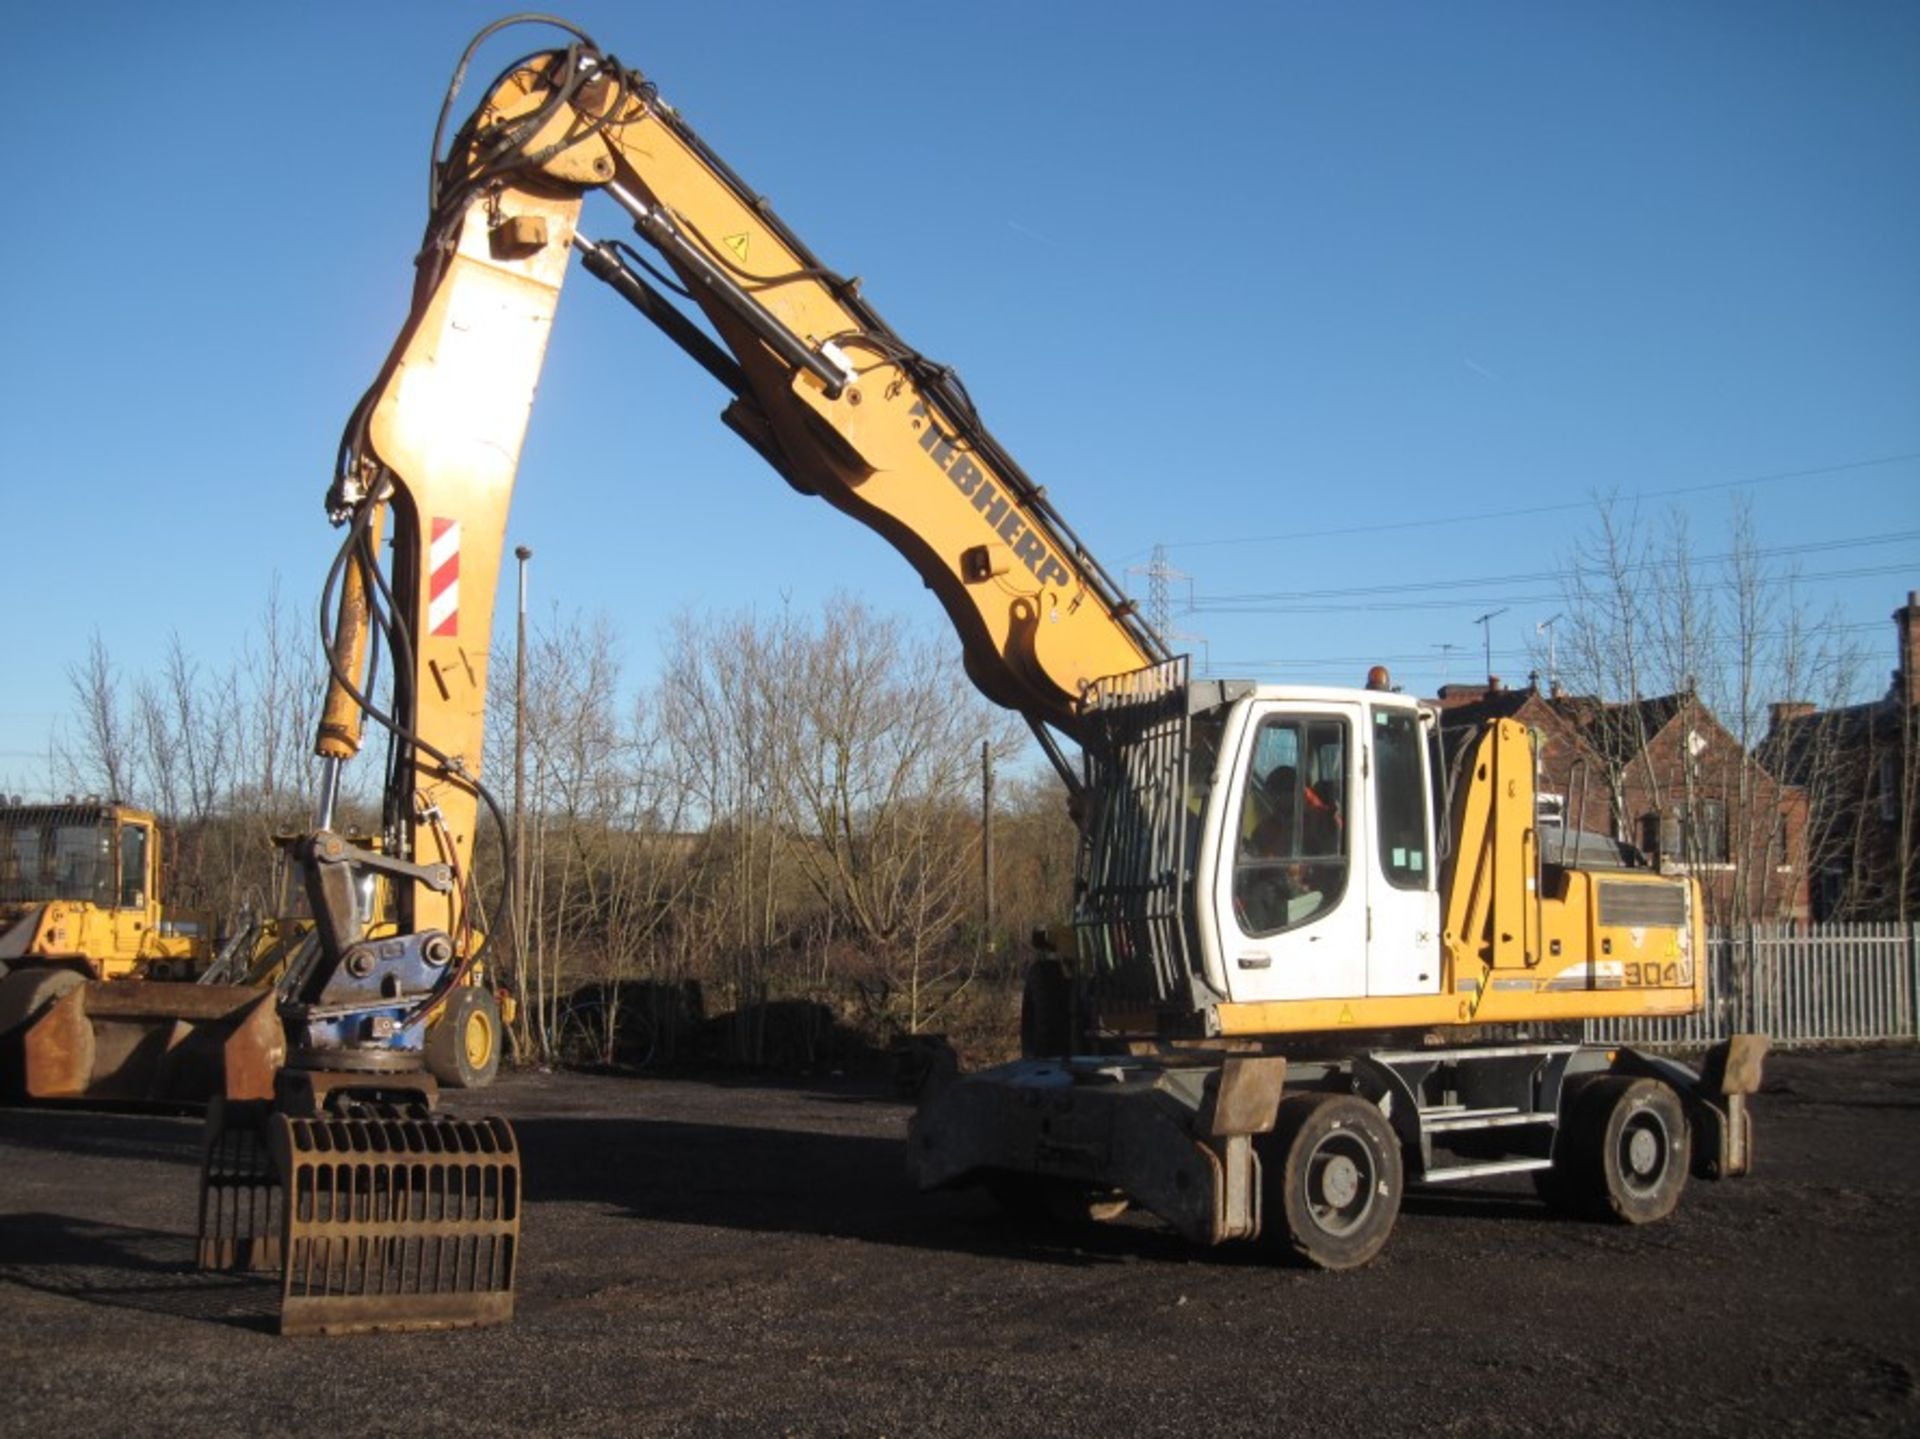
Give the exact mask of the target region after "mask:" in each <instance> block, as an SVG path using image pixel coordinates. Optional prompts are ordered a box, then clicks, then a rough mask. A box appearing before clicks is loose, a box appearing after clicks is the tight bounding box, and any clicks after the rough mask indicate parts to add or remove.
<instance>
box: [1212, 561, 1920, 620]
mask: <svg viewBox="0 0 1920 1439" xmlns="http://www.w3.org/2000/svg"><path fill="white" fill-rule="evenodd" d="M1912 572H1913V565H1912V564H1911V563H1907V564H1895V565H1870V566H1865V567H1862V568H1858V569H1850V570H1823V571H1821V572H1820V573H1818V574H1811V575H1795V576H1794V577H1793V579H1794V583H1796V584H1818V583H1821V582H1824V581H1828V580H1857V579H1870V578H1875V577H1878V576H1882V575H1904V574H1911V573H1912ZM1741 583H1742V582H1741V581H1738V580H1709V581H1705V582H1702V583H1700V584H1696V585H1694V586H1693V589H1694V592H1695V593H1696V594H1700V593H1705V592H1707V591H1709V590H1731V589H1738V588H1739V587H1740V584H1741ZM1417 588H1423V589H1424V588H1429V587H1428V586H1419V587H1417ZM1565 599H1566V595H1565V594H1564V593H1562V592H1560V591H1547V592H1545V593H1542V594H1525V595H1494V594H1477V595H1467V596H1463V597H1462V598H1460V599H1450V600H1388V601H1377V600H1368V601H1353V600H1349V601H1348V602H1346V603H1332V602H1319V603H1294V602H1291V601H1287V602H1265V601H1261V600H1258V599H1255V598H1249V599H1245V600H1242V599H1240V598H1238V597H1234V596H1228V597H1225V598H1222V599H1219V600H1207V599H1201V598H1196V599H1195V600H1194V603H1193V611H1194V613H1196V614H1218V615H1330V614H1347V613H1350V612H1353V611H1356V610H1357V611H1362V612H1366V613H1386V612H1391V611H1400V610H1463V609H1465V610H1470V609H1479V608H1480V607H1481V606H1483V605H1552V604H1559V603H1561V602H1562V601H1564V600H1565Z"/></svg>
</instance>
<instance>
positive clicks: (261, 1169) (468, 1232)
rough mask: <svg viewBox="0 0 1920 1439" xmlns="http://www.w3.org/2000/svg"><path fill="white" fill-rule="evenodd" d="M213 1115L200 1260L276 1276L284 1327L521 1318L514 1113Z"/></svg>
mask: <svg viewBox="0 0 1920 1439" xmlns="http://www.w3.org/2000/svg"><path fill="white" fill-rule="evenodd" d="M235 1111H236V1112H228V1113H224V1114H216V1115H214V1116H210V1119H211V1121H212V1122H211V1123H210V1124H209V1126H208V1135H207V1147H206V1163H205V1166H204V1167H203V1169H202V1174H201V1190H200V1195H201V1198H200V1262H201V1264H202V1265H203V1266H205V1267H210V1268H223V1269H224V1268H252V1269H274V1268H277V1269H279V1271H280V1279H281V1285H280V1295H281V1303H280V1332H281V1333H282V1334H359V1333H372V1332H377V1331H395V1330H412V1329H457V1328H466V1327H470V1326H474V1325H482V1324H500V1323H504V1322H505V1321H507V1320H508V1319H510V1318H512V1317H513V1275H514V1265H515V1261H516V1259H517V1257H518V1250H519V1244H520V1151H519V1145H518V1142H517V1141H516V1140H515V1137H514V1133H513V1129H512V1127H511V1126H510V1125H508V1123H507V1122H506V1121H505V1120H504V1119H498V1118H480V1119H455V1118H451V1117H449V1116H445V1115H437V1114H431V1113H425V1112H415V1113H411V1114H407V1115H382V1116H374V1117H364V1116H355V1117H351V1118H342V1117H335V1116H332V1115H325V1114H321V1115H314V1116H296V1115H290V1114H287V1113H284V1112H277V1111H276V1112H266V1113H263V1112H252V1113H249V1112H247V1111H246V1107H241V1106H236V1107H235Z"/></svg>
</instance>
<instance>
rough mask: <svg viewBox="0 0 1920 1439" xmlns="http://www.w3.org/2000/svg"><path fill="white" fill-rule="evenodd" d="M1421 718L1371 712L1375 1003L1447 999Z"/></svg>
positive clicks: (1377, 708)
mask: <svg viewBox="0 0 1920 1439" xmlns="http://www.w3.org/2000/svg"><path fill="white" fill-rule="evenodd" d="M1428 762H1429V750H1428V746H1427V736H1426V727H1425V724H1424V723H1423V721H1422V720H1421V718H1420V712H1419V711H1418V710H1415V709H1412V708H1410V707H1408V706H1406V705H1385V704H1370V705H1368V706H1367V764H1366V771H1367V784H1368V786H1369V787H1370V788H1371V790H1372V792H1373V793H1372V798H1373V803H1372V805H1371V806H1370V807H1369V817H1370V818H1371V820H1372V822H1373V839H1372V842H1371V843H1369V844H1368V846H1367V855H1366V857H1365V860H1364V865H1365V868H1366V870H1367V905H1368V908H1369V911H1370V918H1371V927H1370V933H1369V942H1368V945H1367V993H1368V994H1369V995H1393V994H1438V993H1439V992H1440V892H1439V887H1438V881H1437V879H1436V876H1435V873H1434V868H1435V865H1434V815H1433V804H1432V799H1431V796H1432V794H1433V788H1432V785H1431V783H1430V782H1429V778H1428V774H1427V764H1428Z"/></svg>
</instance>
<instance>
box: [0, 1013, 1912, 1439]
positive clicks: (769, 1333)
mask: <svg viewBox="0 0 1920 1439" xmlns="http://www.w3.org/2000/svg"><path fill="white" fill-rule="evenodd" d="M449 1107H451V1108H454V1109H457V1110H460V1111H463V1112H485V1111H493V1112H499V1113H505V1114H507V1115H509V1116H511V1118H512V1119H513V1121H514V1123H515V1125H516V1127H517V1128H518V1130H519V1133H520V1135H521V1140H522V1144H523V1146H524V1150H525V1156H526V1189H527V1198H528V1203H527V1209H526V1216H525V1237H524V1250H523V1258H522V1262H521V1271H520V1274H521V1282H520V1296H519V1309H518V1314H517V1317H516V1318H515V1320H514V1322H513V1323H512V1324H511V1325H510V1326H508V1327H505V1328H501V1329H492V1330H475V1331H467V1332H464V1333H457V1334H442V1335H406V1336H368V1337H361V1338H348V1339H322V1340H287V1339H281V1338H278V1337H276V1336H275V1335H273V1334H272V1333H271V1332H270V1325H271V1318H272V1314H273V1312H274V1307H275V1303H276V1299H277V1292H276V1290H275V1289H274V1288H273V1287H272V1286H271V1285H269V1284H268V1283H267V1282H265V1281H262V1280H259V1279H254V1278H235V1277H228V1276H209V1275H201V1274H198V1273H195V1272H194V1271H193V1270H192V1267H191V1262H190V1261H191V1246H192V1231H193V1227H194V1222H195V1221H194V1213H195V1208H194V1206H195V1167H196V1165H197V1163H198V1149H197V1146H198V1125H197V1122H195V1121H190V1120H186V1119H180V1118H156V1117H150V1116H129V1115H106V1114H95V1113H76V1112H51V1111H44V1110H42V1111H25V1110H14V1111H8V1112H3V1113H0V1315H3V1316H4V1320H5V1322H4V1324H0V1372H4V1373H6V1374H7V1375H9V1376H10V1378H11V1381H12V1393H11V1396H10V1397H9V1399H8V1401H7V1403H6V1405H5V1407H4V1409H0V1433H5V1434H9V1435H14V1434H19V1435H27V1434H31V1435H33V1436H35V1439H53V1436H58V1435H66V1434H88V1435H97V1434H103V1433H207V1434H229V1433H237V1432H242V1431H245V1432H249V1433H256V1434H258V1433H271V1434H287V1435H298V1434H342V1433H368V1434H399V1433H411V1434H421V1433H428V1434H435V1433H454V1432H457V1433H460V1434H463V1435H490V1434H516V1435H519V1434H529V1433H556V1434H598V1433H608V1434H643V1435H653V1434H659V1435H678V1434H690V1435H704V1434H727V1435H761V1434H766V1435H786V1434H799V1435H833V1434H853V1435H894V1436H906V1435H921V1434H931V1435H938V1434H953V1435H997V1434H1018V1435H1055V1434H1060V1433H1062V1432H1064V1431H1067V1430H1068V1429H1073V1430H1077V1431H1085V1432H1089V1433H1102V1432H1104V1433H1114V1434H1126V1435H1133V1434H1139V1435H1155V1434H1169V1435H1171V1434H1179V1435H1182V1436H1193V1435H1199V1434H1242V1433H1244V1434H1282V1433H1286V1434H1291V1433H1301V1434H1306V1433H1313V1434H1316V1435H1347V1434H1352V1435H1367V1436H1370V1439H1377V1436H1381V1435H1398V1434H1422V1435H1425V1434H1450V1433H1459V1434H1467V1435H1475V1436H1479V1435H1504V1434H1534V1433H1553V1434H1595V1435H1622V1436H1625V1435H1632V1436H1644V1435H1649V1434H1666V1433H1673V1434H1682V1433H1684V1434H1689V1435H1692V1434H1746V1433H1766V1434H1781V1433H1806V1434H1821V1435H1825V1434H1833V1433H1840V1434H1886V1433H1920V1397H1916V1392H1915V1391H1916V1376H1920V1302H1916V1280H1917V1279H1920V1242H1917V1241H1916V1238H1915V1236H1916V1233H1920V1145H1916V1142H1915V1141H1916V1138H1920V1135H1917V1134H1916V1119H1917V1118H1920V1115H1917V1114H1916V1111H1920V1053H1916V1052H1915V1051H1912V1050H1901V1051H1880V1052H1867V1053H1855V1054H1829V1055H1804V1056H1803V1055H1791V1056H1776V1057H1775V1058H1774V1059H1773V1060H1772V1061H1771V1062H1770V1066H1769V1078H1768V1086H1767V1092H1766V1093H1765V1094H1763V1095H1762V1096H1760V1098H1759V1100H1758V1102H1757V1104H1756V1115H1757V1121H1756V1122H1757V1129H1758V1136H1759V1153H1760V1170H1759V1173H1758V1174H1757V1175H1756V1176H1755V1177H1753V1178H1751V1179H1748V1180H1745V1181H1739V1182H1730V1183H1725V1184H1718V1185H1708V1184H1695V1185H1693V1186H1690V1188H1689V1190H1688V1194H1687V1197H1686V1199H1685V1201H1684V1202H1683V1206H1682V1209H1681V1212H1680V1214H1679V1215H1677V1216H1676V1217H1675V1218H1674V1219H1673V1220H1671V1221H1669V1222H1667V1223H1665V1224H1662V1225H1656V1226H1653V1227H1650V1228H1647V1229H1638V1230H1635V1229H1624V1228H1612V1227H1604V1226H1598V1225H1588V1224H1580V1223H1574V1222H1569V1221H1565V1220H1559V1219H1555V1218H1552V1217H1550V1216H1549V1215H1548V1213H1547V1212H1546V1210H1545V1209H1544V1208H1543V1207H1542V1206H1541V1205H1540V1204H1538V1203H1537V1202H1536V1201H1535V1200H1534V1199H1533V1197H1532V1194H1531V1190H1530V1188H1528V1187H1527V1185H1526V1181H1525V1180H1524V1178H1522V1179H1521V1180H1519V1181H1518V1182H1515V1181H1511V1180H1509V1181H1502V1182H1495V1181H1488V1182H1486V1183H1485V1184H1484V1185H1483V1186H1481V1187H1479V1188H1476V1189H1472V1190H1465V1191H1462V1190H1445V1191H1437V1192H1432V1193H1426V1194H1415V1195H1412V1196H1410V1197H1409V1200H1408V1204H1407V1209H1406V1212H1405V1213H1404V1215H1403V1217H1402V1219H1401V1221H1400V1226H1399V1230H1398V1232H1397V1233H1396V1235H1395V1238H1394V1240H1393V1242H1392V1244H1391V1245H1390V1246H1389V1247H1388V1249H1387V1251H1386V1253H1385V1255H1383V1256H1382V1258H1381V1259H1380V1260H1378V1261H1376V1262H1375V1263H1374V1264H1373V1265H1372V1266H1370V1267H1369V1268H1367V1269H1365V1270H1361V1271H1359V1272H1357V1273H1352V1274H1344V1275H1327V1274H1316V1273H1309V1272H1303V1271H1299V1270H1292V1269H1284V1268H1276V1267H1273V1266H1272V1265H1270V1264H1268V1263H1266V1262H1264V1261H1263V1260H1262V1259H1261V1258H1260V1257H1259V1256H1258V1255H1257V1254H1255V1253H1252V1252H1248V1251H1245V1250H1232V1249H1222V1250H1219V1251H1204V1250H1196V1249H1193V1248H1190V1247H1188V1246H1186V1245H1185V1244H1183V1243H1181V1242H1179V1241H1177V1240H1175V1239H1173V1238H1171V1237H1170V1236H1169V1235H1167V1234H1166V1233H1165V1232H1164V1231H1161V1230H1158V1229H1156V1228H1155V1227H1154V1226H1153V1225H1152V1224H1151V1223H1150V1222H1144V1221H1138V1220H1135V1219H1133V1218H1131V1217H1129V1218H1127V1219H1124V1220H1122V1221H1120V1222H1118V1223H1116V1224H1111V1225H1106V1226H1100V1227H1091V1226H1090V1227H1086V1228H1080V1229H1073V1230H1065V1231H1053V1232H1036V1231H1031V1230H1028V1231H1022V1230H1018V1229H1015V1228H1011V1227H1009V1226H1008V1225H1007V1224H1006V1223H1005V1222H1003V1221H1002V1220H1000V1219H999V1217H998V1216H997V1214H996V1212H995V1210H994V1208H993V1206H992V1205H991V1203H990V1202H989V1201H988V1200H987V1199H986V1198H985V1197H984V1196H982V1195H979V1194H977V1193H961V1194H938V1195H931V1196H923V1195H918V1194H915V1193H914V1192H913V1191H912V1189H911V1188H910V1186H909V1185H908V1184H907V1182H906V1180H905V1178H904V1168H903V1160H902V1137H903V1135H904V1132H905V1125H906V1120H907V1114H908V1110H907V1108H906V1106H904V1105H903V1104H901V1103H900V1102H898V1101H897V1100H896V1099H895V1098H893V1097H892V1096H891V1095H889V1094H887V1093H885V1092H884V1091H881V1090H879V1089H876V1088H873V1087H871V1086H862V1085H859V1084H855V1083H852V1082H846V1081H838V1080H834V1081H823V1082H820V1083H814V1084H737V1083H700V1082H692V1081H683V1080H657V1079H610V1078H596V1077H585V1076H577V1075H576V1076H554V1075H523V1076H515V1077H512V1078H510V1079H507V1080H505V1081H503V1082H502V1083H501V1085H500V1086H498V1087H497V1088H496V1089H494V1090H492V1091H490V1092H489V1093H487V1094H485V1095H480V1096H456V1097H455V1098H454V1101H453V1102H452V1103H451V1104H450V1106H449Z"/></svg>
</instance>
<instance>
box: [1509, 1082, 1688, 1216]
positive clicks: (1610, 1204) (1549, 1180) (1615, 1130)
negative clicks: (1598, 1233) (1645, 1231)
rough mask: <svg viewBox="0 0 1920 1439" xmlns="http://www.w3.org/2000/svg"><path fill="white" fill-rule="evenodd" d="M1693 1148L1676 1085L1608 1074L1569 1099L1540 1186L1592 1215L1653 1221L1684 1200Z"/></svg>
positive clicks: (1562, 1203)
mask: <svg viewBox="0 0 1920 1439" xmlns="http://www.w3.org/2000/svg"><path fill="white" fill-rule="evenodd" d="M1690 1149H1691V1141H1690V1136H1689V1135H1688V1132H1687V1116H1686V1111H1685V1110H1684V1109H1683V1108H1682V1107H1681V1104H1680V1096H1679V1095H1677V1094H1675V1093H1674V1092H1673V1088H1672V1086H1670V1085H1666V1084H1662V1083H1661V1082H1660V1081H1659V1080H1657V1079H1636V1078H1633V1077H1632V1076H1630V1075H1624V1074H1612V1075H1607V1076H1605V1077H1604V1078H1601V1079H1596V1080H1593V1081H1592V1082H1591V1083H1589V1084H1588V1085H1586V1087H1585V1088H1584V1089H1582V1090H1581V1091H1580V1093H1579V1094H1578V1096H1576V1097H1575V1099H1574V1100H1573V1102H1572V1103H1571V1104H1570V1105H1569V1106H1568V1110H1567V1113H1566V1116H1565V1118H1564V1119H1563V1120H1562V1126H1561V1133H1560V1136H1559V1139H1558V1141H1557V1142H1556V1143H1555V1145H1554V1150H1553V1168H1552V1169H1551V1170H1547V1171H1543V1173H1542V1175H1541V1176H1540V1179H1539V1183H1540V1192H1541V1194H1542V1196H1543V1197H1544V1198H1546V1199H1547V1201H1548V1202H1549V1203H1550V1204H1553V1205H1554V1207H1556V1208H1559V1209H1564V1210H1568V1211H1571V1212H1573V1213H1576V1214H1580V1215H1583V1216H1585V1217H1587V1218H1590V1219H1612V1220H1617V1221H1618V1222H1620V1223H1622V1224H1652V1223H1654V1222H1655V1221H1657V1220H1661V1219H1665V1218H1666V1217H1667V1216H1668V1215H1669V1214H1671V1213H1673V1211H1674V1210H1675V1209H1676V1208H1678V1207H1679V1204H1680V1195H1681V1193H1682V1191H1684V1190H1685V1189H1686V1187H1687V1168H1688V1163H1689V1154H1690Z"/></svg>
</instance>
